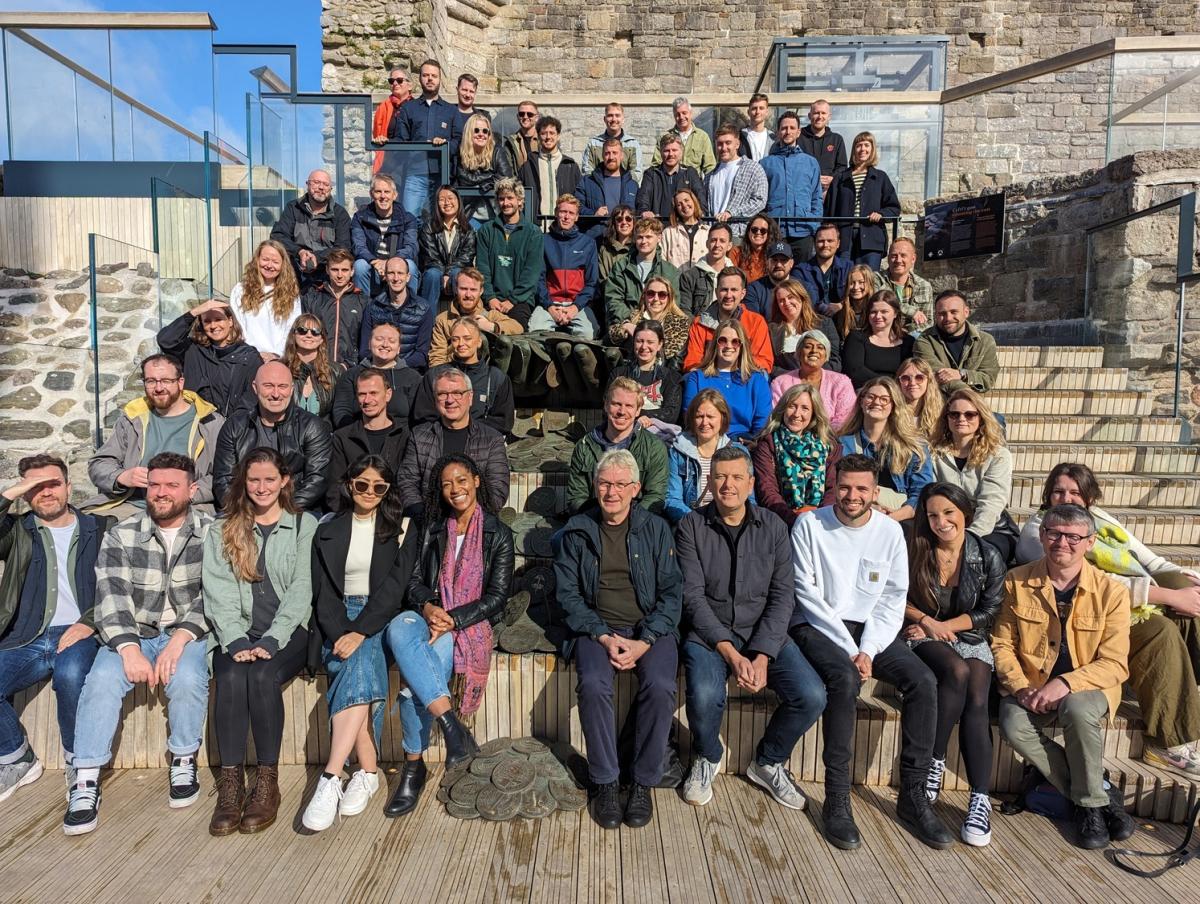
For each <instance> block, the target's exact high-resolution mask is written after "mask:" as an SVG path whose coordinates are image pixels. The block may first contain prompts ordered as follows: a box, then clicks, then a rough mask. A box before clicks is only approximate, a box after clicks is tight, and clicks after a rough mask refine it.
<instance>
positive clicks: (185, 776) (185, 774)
mask: <svg viewBox="0 0 1200 904" xmlns="http://www.w3.org/2000/svg"><path fill="white" fill-rule="evenodd" d="M195 781H196V758H195V757H190V756H177V757H175V759H173V760H171V786H172V787H178V788H186V787H187V786H188V785H191V784H192V783H193V782H195Z"/></svg>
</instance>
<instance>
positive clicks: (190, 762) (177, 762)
mask: <svg viewBox="0 0 1200 904" xmlns="http://www.w3.org/2000/svg"><path fill="white" fill-rule="evenodd" d="M170 774H171V785H170V791H169V793H168V795H167V806H169V807H170V808H171V809H172V810H179V809H181V808H183V807H190V806H191V805H192V804H194V803H195V802H196V800H197V799H198V798H199V797H200V778H199V775H198V774H197V771H196V758H195V757H194V756H177V757H172V759H171V770H170Z"/></svg>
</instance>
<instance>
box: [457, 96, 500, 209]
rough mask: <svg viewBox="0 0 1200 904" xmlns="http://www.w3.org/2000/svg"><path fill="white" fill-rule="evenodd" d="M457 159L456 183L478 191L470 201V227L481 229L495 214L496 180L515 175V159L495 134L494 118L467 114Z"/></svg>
mask: <svg viewBox="0 0 1200 904" xmlns="http://www.w3.org/2000/svg"><path fill="white" fill-rule="evenodd" d="M457 163H458V167H457V171H456V172H455V175H454V185H455V187H457V188H459V189H464V190H467V191H469V192H471V193H472V194H474V195H479V197H478V198H475V199H472V200H471V201H469V202H468V210H469V216H470V219H471V228H472V229H478V228H479V227H480V226H482V225H483V224H484V223H486V222H487V221H488V220H490V219H493V218H494V217H495V216H496V205H495V193H496V183H497V182H498V181H500V180H501V179H507V178H512V175H513V168H512V159H511V158H510V157H509V156H508V152H507V151H506V150H504V148H503V147H502V146H501V144H500V143H499V142H497V141H496V136H495V135H493V134H492V121H491V120H490V119H488V118H487V117H486V116H484V115H483V114H482V113H472V114H471V116H469V117H468V118H467V122H466V125H464V126H463V141H462V144H461V145H460V146H459V149H458V161H457Z"/></svg>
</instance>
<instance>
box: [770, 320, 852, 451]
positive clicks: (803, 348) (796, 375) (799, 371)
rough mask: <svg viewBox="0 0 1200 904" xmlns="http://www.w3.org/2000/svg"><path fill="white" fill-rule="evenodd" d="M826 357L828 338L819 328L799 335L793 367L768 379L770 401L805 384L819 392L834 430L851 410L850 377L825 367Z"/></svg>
mask: <svg viewBox="0 0 1200 904" xmlns="http://www.w3.org/2000/svg"><path fill="white" fill-rule="evenodd" d="M828 360H829V337H828V336H826V335H825V333H823V332H822V331H821V330H809V331H808V332H806V333H804V334H803V335H801V336H800V343H799V345H797V346H796V369H795V370H789V371H787V372H786V373H784V374H783V375H781V376H778V377H776V378H775V379H774V380H772V381H771V401H772V402H773V403H775V404H778V403H779V400H780V399H781V398H783V395H784V393H786V392H787V391H788V390H789V389H791V388H792V387H793V386H796V385H799V384H801V383H807V384H808V385H810V386H814V387H816V389H817V390H818V391H819V392H820V393H821V404H822V406H823V407H824V409H825V411H826V413H827V415H828V417H829V422H830V424H831V425H832V427H833V430H834V431H837V430H840V429H841V426H842V424H844V423H845V422H846V420H847V419H848V418H849V417H850V415H851V414H853V413H854V404H855V398H854V387H853V386H851V385H850V378H849V377H848V376H846V375H845V374H839V373H837V372H836V371H832V370H826V369H825V362H826V361H828Z"/></svg>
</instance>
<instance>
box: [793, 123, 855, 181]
mask: <svg viewBox="0 0 1200 904" xmlns="http://www.w3.org/2000/svg"><path fill="white" fill-rule="evenodd" d="M796 143H797V144H799V145H800V147H801V148H802V149H803V150H804V153H806V154H808V156H810V157H813V158H815V159H816V161H817V163H818V164H819V165H820V167H821V175H822V176H834V177H836V176H837V175H838V173H840V172H841V171H842V170H844V169H845V168H846V166H847V162H846V142H845V141H844V140H842V136H841V135H839V134H838V133H837V132H834V131H832V130H830V129H828V128H826V129H825V134H824V135H822V136H821V137H820V138H818V137H817V136H816V135H814V134H813V132H812V126H805V127H804V128H803V129H801V130H800V138H799V139H797V142H796ZM830 184H831V185H832V183H830Z"/></svg>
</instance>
